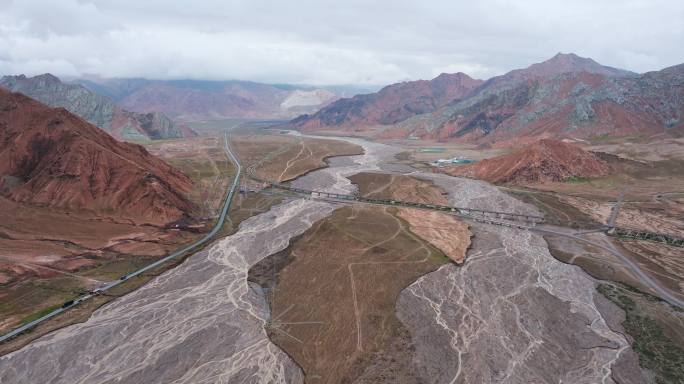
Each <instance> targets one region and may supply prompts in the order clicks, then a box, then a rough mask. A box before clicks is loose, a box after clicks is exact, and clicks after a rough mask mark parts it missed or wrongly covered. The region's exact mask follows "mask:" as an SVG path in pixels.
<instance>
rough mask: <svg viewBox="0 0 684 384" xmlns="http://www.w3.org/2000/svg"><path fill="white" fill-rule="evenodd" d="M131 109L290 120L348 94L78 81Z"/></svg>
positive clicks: (196, 83)
mask: <svg viewBox="0 0 684 384" xmlns="http://www.w3.org/2000/svg"><path fill="white" fill-rule="evenodd" d="M76 81H77V82H79V83H80V84H82V85H84V86H86V87H88V88H89V89H91V90H93V91H95V92H98V93H100V94H103V95H107V96H109V97H111V98H112V99H113V100H114V101H116V102H117V103H119V104H120V105H121V106H122V107H124V108H126V109H129V110H131V111H136V112H141V113H148V112H152V111H155V112H162V113H164V114H166V115H168V116H170V117H172V118H174V119H178V120H183V121H191V120H206V119H224V118H253V119H288V118H292V117H295V116H297V115H299V114H302V113H311V112H315V111H316V110H318V109H319V108H321V107H322V106H325V105H327V104H328V103H330V102H332V101H334V100H336V99H338V98H339V97H341V96H346V95H348V91H344V90H343V88H331V89H327V88H314V87H307V86H294V85H271V84H261V83H255V82H249V81H237V80H231V81H201V80H146V79H92V80H83V79H82V80H76Z"/></svg>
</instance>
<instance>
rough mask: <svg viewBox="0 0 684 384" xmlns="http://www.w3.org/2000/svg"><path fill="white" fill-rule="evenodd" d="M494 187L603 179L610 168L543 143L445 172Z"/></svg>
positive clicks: (577, 151) (571, 149)
mask: <svg viewBox="0 0 684 384" xmlns="http://www.w3.org/2000/svg"><path fill="white" fill-rule="evenodd" d="M445 172H446V173H449V174H451V175H454V176H468V177H473V178H476V179H481V180H486V181H489V182H491V183H511V184H525V183H543V182H550V181H563V180H567V179H568V178H572V177H582V178H585V177H599V176H605V175H607V174H608V173H610V166H609V165H608V163H606V162H605V161H603V160H602V159H601V158H600V157H599V156H597V155H595V154H594V153H591V152H587V151H585V150H583V149H582V148H580V147H578V146H576V145H573V144H569V143H564V142H561V141H557V140H550V139H545V140H540V141H538V142H536V143H534V144H531V145H528V146H527V147H525V148H523V149H522V150H519V151H516V152H514V153H511V154H508V155H503V156H498V157H494V158H491V159H485V160H482V161H480V162H477V163H475V164H470V165H466V166H457V167H451V168H448V169H446V170H445Z"/></svg>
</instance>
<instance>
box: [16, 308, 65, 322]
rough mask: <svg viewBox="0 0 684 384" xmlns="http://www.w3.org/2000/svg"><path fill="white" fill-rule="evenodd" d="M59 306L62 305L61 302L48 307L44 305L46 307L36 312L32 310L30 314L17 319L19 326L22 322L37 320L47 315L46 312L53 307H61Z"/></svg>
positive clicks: (52, 309)
mask: <svg viewBox="0 0 684 384" xmlns="http://www.w3.org/2000/svg"><path fill="white" fill-rule="evenodd" d="M61 306H62V305H61V304H57V305H51V306H49V307H46V308H43V309H41V310H40V311H38V312H34V313H32V314H30V315H28V316H26V317H24V318H23V319H21V320H20V321H19V326H22V325H24V324H28V323H30V322H32V321H33V320H38V319H40V318H41V317H43V316H45V315H47V314H48V313H50V312H52V311H54V310H55V309H57V308H59V307H61Z"/></svg>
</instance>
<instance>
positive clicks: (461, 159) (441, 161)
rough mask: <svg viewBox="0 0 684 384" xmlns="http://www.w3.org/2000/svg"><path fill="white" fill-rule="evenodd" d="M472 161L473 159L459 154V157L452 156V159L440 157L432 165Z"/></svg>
mask: <svg viewBox="0 0 684 384" xmlns="http://www.w3.org/2000/svg"><path fill="white" fill-rule="evenodd" d="M472 162H473V160H471V159H469V158H467V157H464V156H458V157H452V158H451V159H438V160H437V161H435V162H434V163H431V165H432V166H435V167H443V166H445V165H453V164H470V163H472Z"/></svg>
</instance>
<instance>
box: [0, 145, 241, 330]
mask: <svg viewBox="0 0 684 384" xmlns="http://www.w3.org/2000/svg"><path fill="white" fill-rule="evenodd" d="M224 140H225V144H224V145H225V149H226V153H227V154H228V156H229V157H230V159H231V160H232V161H233V163H234V164H235V165H237V173H236V175H235V179H234V180H233V184H232V185H231V187H230V189H229V190H228V195H227V196H226V200H225V202H224V203H223V209H222V210H221V214H220V216H219V219H218V221H217V222H216V225H215V226H214V228H213V229H212V230H211V232H209V233H207V234H206V235H204V236H203V237H202V238H201V239H199V240H197V241H196V242H194V243H192V244H190V245H188V246H186V247H183V248H181V249H179V250H177V251H175V252H173V253H171V254H170V255H168V256H166V257H164V258H162V259H159V260H157V261H155V262H154V263H152V264H149V265H147V266H145V267H143V268H140V269H138V270H137V271H135V272H132V273H129V274H127V275H124V276H122V277H121V278H120V279H118V280H115V281H112V282H109V283H107V284H105V285H104V286H102V287H100V288H98V289H97V290H96V292H97V293H98V294H99V293H102V292H106V291H108V290H110V289H112V288H114V287H116V286H117V285H119V284H122V283H123V282H125V281H126V280H128V279H130V278H132V277H135V276H138V275H140V274H142V273H145V272H147V271H149V270H151V269H154V268H156V267H158V266H160V265H162V264H164V263H166V262H169V261H171V260H173V259H175V258H177V257H179V256H182V255H184V254H186V253H187V252H189V251H192V250H193V249H195V248H197V247H199V246H200V245H203V244H205V243H206V242H208V241H209V240H211V239H212V238H213V237H214V235H216V233H218V231H219V230H221V227H222V226H223V223H224V222H225V220H226V216H227V214H228V210H229V209H230V204H231V201H232V200H233V196H234V194H235V190H236V189H237V187H238V184H239V181H240V175H241V173H242V166H241V165H240V161H239V160H238V159H237V157H236V156H235V154H234V153H233V151H232V150H231V148H230V144H229V143H228V132H225V135H224ZM96 295H97V294H95V293H88V294H86V295H83V296H80V297H78V298H76V299H74V300H73V301H72V302H67V303H69V304H66V305H64V306H62V307H60V308H57V309H55V310H54V311H52V312H50V313H48V314H47V315H45V316H43V317H41V318H39V319H36V320H34V321H32V322H30V323H27V324H24V325H22V326H21V327H18V328H15V329H13V330H12V331H10V332H8V333H6V334H4V335H2V336H0V343H1V342H4V341H5V340H9V339H11V338H12V337H14V336H16V335H18V334H20V333H22V332H25V331H27V330H29V329H31V328H33V327H35V326H36V325H38V324H40V323H42V322H44V321H46V320H48V319H51V318H53V317H55V316H57V315H59V314H61V313H62V312H65V311H67V310H68V309H70V308H72V307H75V306H77V305H79V304H81V303H83V302H84V301H87V300H90V299H92V298H93V297H95V296H96Z"/></svg>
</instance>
